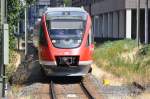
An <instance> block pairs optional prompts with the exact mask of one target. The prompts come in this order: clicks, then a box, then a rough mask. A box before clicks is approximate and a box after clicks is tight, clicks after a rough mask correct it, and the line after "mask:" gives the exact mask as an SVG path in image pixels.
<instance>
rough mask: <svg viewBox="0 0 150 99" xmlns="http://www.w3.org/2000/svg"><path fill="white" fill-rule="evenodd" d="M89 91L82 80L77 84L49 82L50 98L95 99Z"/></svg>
mask: <svg viewBox="0 0 150 99" xmlns="http://www.w3.org/2000/svg"><path fill="white" fill-rule="evenodd" d="M91 92H92V91H89V89H88V88H87V86H86V85H85V84H84V82H82V81H81V82H79V83H77V84H57V83H55V82H53V81H51V82H50V99H72V98H73V99H96V98H94V96H93V95H94V94H93V93H91ZM97 99H100V98H97Z"/></svg>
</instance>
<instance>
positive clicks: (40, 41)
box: [39, 24, 47, 46]
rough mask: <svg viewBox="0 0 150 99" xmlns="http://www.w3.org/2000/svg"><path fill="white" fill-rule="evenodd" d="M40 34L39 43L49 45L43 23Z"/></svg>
mask: <svg viewBox="0 0 150 99" xmlns="http://www.w3.org/2000/svg"><path fill="white" fill-rule="evenodd" d="M39 29H40V30H39V35H40V38H39V44H41V45H44V46H47V41H46V37H45V35H44V29H43V27H42V25H41V24H40V28H39Z"/></svg>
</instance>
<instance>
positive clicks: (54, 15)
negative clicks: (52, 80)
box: [36, 7, 94, 76]
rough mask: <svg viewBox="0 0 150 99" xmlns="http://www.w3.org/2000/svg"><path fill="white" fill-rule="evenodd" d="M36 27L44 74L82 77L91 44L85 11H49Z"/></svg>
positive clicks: (79, 9) (89, 57) (90, 34)
mask: <svg viewBox="0 0 150 99" xmlns="http://www.w3.org/2000/svg"><path fill="white" fill-rule="evenodd" d="M36 28H37V29H38V31H39V33H38V35H36V36H37V37H38V54H39V62H40V64H41V66H42V68H43V69H44V71H45V73H46V74H47V75H49V76H83V75H86V74H87V73H88V72H89V71H90V69H91V64H92V53H93V51H94V45H93V36H92V33H91V18H90V16H89V14H88V13H87V12H86V11H85V10H83V9H82V8H72V7H70V8H65V7H64V8H48V9H47V10H46V11H45V13H44V14H43V16H42V18H41V21H40V22H39V24H37V27H36ZM37 37H36V38H37Z"/></svg>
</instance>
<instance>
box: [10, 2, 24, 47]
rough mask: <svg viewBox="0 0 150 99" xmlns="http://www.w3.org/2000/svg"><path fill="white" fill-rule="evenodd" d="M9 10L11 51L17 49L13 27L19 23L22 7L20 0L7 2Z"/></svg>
mask: <svg viewBox="0 0 150 99" xmlns="http://www.w3.org/2000/svg"><path fill="white" fill-rule="evenodd" d="M7 2H8V3H7V4H8V5H7V10H8V16H7V20H8V24H9V37H10V40H9V45H10V49H13V48H14V47H15V39H14V35H13V26H14V25H16V24H17V22H18V18H19V17H18V15H19V12H20V10H21V5H20V1H19V0H7Z"/></svg>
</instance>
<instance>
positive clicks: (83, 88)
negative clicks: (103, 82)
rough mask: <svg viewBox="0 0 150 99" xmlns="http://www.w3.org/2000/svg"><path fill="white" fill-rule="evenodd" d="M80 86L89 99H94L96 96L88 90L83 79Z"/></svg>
mask: <svg viewBox="0 0 150 99" xmlns="http://www.w3.org/2000/svg"><path fill="white" fill-rule="evenodd" d="M80 87H81V88H82V90H83V92H84V93H85V94H86V96H87V97H88V99H94V97H93V96H92V95H91V93H90V92H89V91H88V90H87V88H86V87H85V85H84V83H83V82H82V81H81V83H80Z"/></svg>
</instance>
